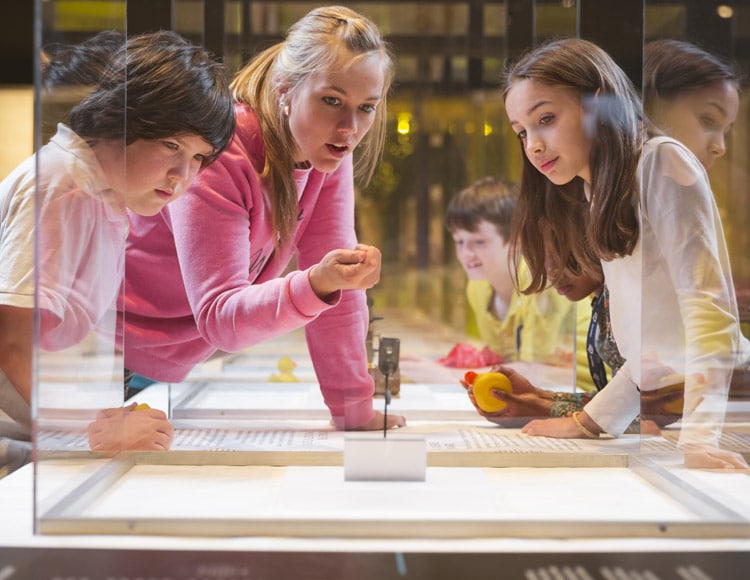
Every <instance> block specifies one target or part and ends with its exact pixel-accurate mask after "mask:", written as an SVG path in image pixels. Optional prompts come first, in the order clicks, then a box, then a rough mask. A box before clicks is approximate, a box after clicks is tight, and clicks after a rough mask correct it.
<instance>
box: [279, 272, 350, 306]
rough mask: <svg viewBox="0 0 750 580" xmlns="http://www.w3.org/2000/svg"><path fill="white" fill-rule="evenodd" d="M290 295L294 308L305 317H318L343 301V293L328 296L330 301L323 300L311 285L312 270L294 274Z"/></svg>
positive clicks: (290, 284) (291, 278) (290, 281)
mask: <svg viewBox="0 0 750 580" xmlns="http://www.w3.org/2000/svg"><path fill="white" fill-rule="evenodd" d="M289 294H290V297H291V300H292V303H293V304H294V307H295V308H296V309H297V310H298V311H299V312H300V313H301V314H303V315H304V316H310V317H313V316H317V315H318V314H320V313H321V312H323V311H325V310H328V309H329V308H333V307H334V306H336V305H338V303H339V302H340V301H341V291H338V292H334V293H333V294H331V295H329V296H328V300H321V299H320V298H318V295H317V294H315V291H314V290H313V289H312V285H311V284H310V269H307V270H305V271H303V272H294V273H293V274H292V275H291V277H290V279H289Z"/></svg>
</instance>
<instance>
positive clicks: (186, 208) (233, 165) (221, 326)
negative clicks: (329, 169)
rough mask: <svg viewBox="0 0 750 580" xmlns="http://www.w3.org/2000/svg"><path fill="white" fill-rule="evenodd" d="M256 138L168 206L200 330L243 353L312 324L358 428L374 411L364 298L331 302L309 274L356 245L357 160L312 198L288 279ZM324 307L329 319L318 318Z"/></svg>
mask: <svg viewBox="0 0 750 580" xmlns="http://www.w3.org/2000/svg"><path fill="white" fill-rule="evenodd" d="M251 141H252V139H249V138H247V135H245V136H244V137H242V138H241V139H240V138H235V140H234V141H233V143H232V145H231V146H230V148H229V149H228V150H227V151H225V152H224V153H223V154H222V156H221V157H220V159H219V160H217V161H216V162H215V163H213V164H212V165H211V166H209V167H208V168H206V169H205V170H203V171H201V173H200V174H199V176H198V179H197V180H196V181H195V183H194V184H193V186H192V187H191V188H190V190H189V191H188V192H187V193H186V194H185V195H184V196H183V197H182V198H181V199H180V200H178V201H177V202H175V203H173V204H172V205H171V206H170V207H169V211H170V217H171V222H172V226H173V230H174V239H175V245H176V248H177V254H178V258H179V261H180V267H181V269H182V275H183V279H184V282H185V287H186V291H187V295H188V300H189V302H190V306H191V309H192V312H193V314H194V316H195V319H196V323H197V327H198V331H199V332H200V334H201V336H202V337H203V338H204V340H206V341H207V342H209V343H210V344H211V345H212V346H214V347H216V348H218V349H221V350H224V351H227V352H236V351H238V350H242V349H244V348H247V347H249V346H251V345H253V344H257V343H259V342H262V341H264V340H268V339H270V338H273V337H276V336H279V335H281V334H284V333H286V332H288V331H290V330H292V329H295V328H299V327H301V326H304V325H308V326H307V336H308V344H309V346H310V355H311V357H312V359H313V363H314V365H315V368H316V372H317V373H318V378H319V380H320V384H321V389H322V392H323V395H324V398H325V401H326V404H327V405H328V407H329V408H330V410H331V414H332V416H333V417H334V421H335V422H336V425H337V426H338V427H340V428H342V427H353V426H359V425H361V424H362V423H365V422H367V421H369V419H370V418H371V417H372V414H373V411H372V402H371V395H372V390H373V384H372V379H371V378H370V377H369V375H368V373H367V361H366V353H365V345H364V339H365V333H366V330H367V308H366V303H365V299H364V294H363V293H361V292H360V293H357V292H345V293H342V298H341V301H340V303H339V304H334V305H332V304H329V303H326V302H323V301H322V300H320V299H319V298H318V297H317V295H316V294H315V293H314V292H313V290H312V288H311V286H310V283H309V280H308V273H307V269H308V268H310V267H311V266H312V265H314V264H315V263H317V262H318V261H319V259H320V257H322V256H323V255H325V254H326V253H327V252H328V251H330V250H331V249H335V248H340V247H353V245H354V243H356V242H355V236H354V211H353V207H354V205H353V204H354V193H353V185H352V182H351V159H349V160H347V162H345V163H344V164H343V165H342V167H341V168H340V169H339V170H338V171H337V172H335V173H334V174H332V175H330V176H326V177H325V183H324V185H323V188H322V189H321V190H320V191H319V192H318V191H317V190H315V191H312V192H310V195H309V196H307V193H308V192H307V191H305V193H304V194H303V198H305V196H307V198H305V199H304V201H306V202H308V205H307V206H306V205H305V204H304V203H303V205H302V208H303V211H307V212H308V213H309V215H308V217H309V219H306V220H304V221H303V222H302V225H300V230H299V232H298V234H297V238H296V241H297V244H298V247H299V250H300V256H299V267H300V270H298V271H294V272H291V273H289V274H287V275H285V276H284V277H282V278H279V277H278V276H279V275H280V274H281V273H282V272H283V271H284V269H285V268H286V266H287V264H288V262H289V259H290V255H289V253H288V252H286V253H285V255H283V256H277V255H276V252H275V246H274V242H275V234H274V231H273V228H272V226H271V219H270V216H269V215H268V212H267V211H266V209H265V204H264V202H263V199H264V196H265V195H266V192H265V190H264V188H263V187H262V185H261V183H260V181H259V180H258V177H257V174H256V172H255V170H254V168H253V166H252V164H251V163H250V159H254V158H255V159H257V151H255V150H249V149H248V148H249V147H250V146H251V145H252V142H251ZM316 177H317V178H320V176H319V175H318V176H316ZM329 180H330V183H329ZM318 193H320V195H319V196H318ZM311 200H312V202H313V203H312V205H310V204H309V202H310V201H311ZM315 200H317V205H315ZM325 311H331V313H330V315H325V316H321V320H319V321H316V318H317V317H318V316H319V315H320V314H321V313H323V312H325ZM313 321H315V322H313Z"/></svg>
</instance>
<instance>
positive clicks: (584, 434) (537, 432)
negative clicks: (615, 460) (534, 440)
mask: <svg viewBox="0 0 750 580" xmlns="http://www.w3.org/2000/svg"><path fill="white" fill-rule="evenodd" d="M521 432H522V433H525V434H526V435H534V436H542V437H554V438H556V439H596V438H597V437H599V434H600V433H601V432H602V429H601V428H600V427H599V426H598V425H597V424H596V423H595V422H594V420H593V419H592V418H591V417H589V416H588V415H587V414H586V413H585V412H584V411H577V412H575V413H573V415H571V416H570V417H554V418H552V419H536V420H535V421H531V422H530V423H527V424H526V425H525V426H524V427H523V428H522V429H521Z"/></svg>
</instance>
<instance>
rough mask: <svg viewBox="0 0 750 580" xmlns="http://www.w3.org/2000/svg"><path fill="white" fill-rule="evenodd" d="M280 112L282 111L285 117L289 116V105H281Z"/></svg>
mask: <svg viewBox="0 0 750 580" xmlns="http://www.w3.org/2000/svg"><path fill="white" fill-rule="evenodd" d="M281 112H282V113H284V116H285V117H288V116H289V105H284V106H283V107H282V108H281Z"/></svg>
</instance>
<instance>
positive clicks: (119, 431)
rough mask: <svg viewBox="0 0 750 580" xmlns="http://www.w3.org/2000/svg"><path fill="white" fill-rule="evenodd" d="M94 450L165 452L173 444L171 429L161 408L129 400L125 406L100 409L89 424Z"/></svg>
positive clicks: (101, 451) (107, 452) (172, 430)
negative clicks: (141, 404)
mask: <svg viewBox="0 0 750 580" xmlns="http://www.w3.org/2000/svg"><path fill="white" fill-rule="evenodd" d="M87 431H88V437H89V446H90V448H91V449H92V450H93V451H96V452H100V453H105V454H114V453H117V452H118V451H166V450H168V449H169V448H170V446H171V445H172V438H173V434H174V429H173V427H172V425H171V423H170V422H169V421H168V420H167V416H166V415H165V414H164V412H163V411H160V410H158V409H152V408H150V407H144V406H139V405H136V403H132V404H130V405H128V406H127V407H117V408H112V409H103V410H101V411H99V413H98V414H97V416H96V419H95V420H94V421H93V422H91V423H90V424H89V426H88V429H87Z"/></svg>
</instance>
